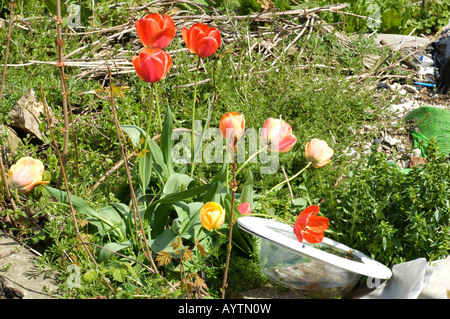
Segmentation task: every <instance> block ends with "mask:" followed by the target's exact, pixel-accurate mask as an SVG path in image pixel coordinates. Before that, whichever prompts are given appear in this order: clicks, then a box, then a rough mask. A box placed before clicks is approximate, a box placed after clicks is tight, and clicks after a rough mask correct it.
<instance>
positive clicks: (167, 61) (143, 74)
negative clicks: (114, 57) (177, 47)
mask: <svg viewBox="0 0 450 319" xmlns="http://www.w3.org/2000/svg"><path fill="white" fill-rule="evenodd" d="M131 61H132V62H133V66H134V69H135V70H136V73H137V75H138V76H139V77H140V78H141V79H142V80H144V81H145V82H149V83H154V82H158V81H161V80H162V79H164V78H165V77H166V74H167V72H168V71H169V69H170V67H171V66H172V57H171V56H170V54H169V53H167V52H166V51H163V50H161V49H144V50H142V51H141V53H139V56H133V57H132V58H131Z"/></svg>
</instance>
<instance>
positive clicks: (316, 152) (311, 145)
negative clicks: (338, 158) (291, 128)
mask: <svg viewBox="0 0 450 319" xmlns="http://www.w3.org/2000/svg"><path fill="white" fill-rule="evenodd" d="M333 154H334V151H333V149H332V148H331V147H329V146H328V144H327V142H325V141H322V140H319V139H317V138H313V139H312V140H311V141H310V142H308V143H307V144H306V146H305V157H306V160H307V161H308V162H311V164H312V165H313V166H314V167H316V168H320V167H324V166H325V165H327V164H328V163H329V162H330V159H331V156H333Z"/></svg>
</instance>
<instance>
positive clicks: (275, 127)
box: [261, 118, 297, 153]
mask: <svg viewBox="0 0 450 319" xmlns="http://www.w3.org/2000/svg"><path fill="white" fill-rule="evenodd" d="M261 141H262V143H263V145H268V146H269V150H270V151H271V152H282V153H284V152H287V151H289V150H290V149H291V148H293V147H294V145H295V143H296V142H297V138H296V137H295V135H294V134H292V128H291V126H290V125H289V124H288V123H286V122H285V121H283V120H281V119H274V118H268V119H267V120H266V122H265V123H264V126H263V129H262V133H261Z"/></svg>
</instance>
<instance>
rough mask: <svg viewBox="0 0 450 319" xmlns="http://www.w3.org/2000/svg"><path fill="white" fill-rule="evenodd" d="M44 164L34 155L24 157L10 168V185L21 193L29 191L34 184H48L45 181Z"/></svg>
mask: <svg viewBox="0 0 450 319" xmlns="http://www.w3.org/2000/svg"><path fill="white" fill-rule="evenodd" d="M43 174H44V164H42V162H41V161H40V160H37V159H33V158H32V157H22V158H21V159H19V160H18V161H17V163H16V164H14V165H12V166H11V168H10V170H9V187H10V188H11V190H18V191H19V192H21V193H26V192H29V191H30V190H31V189H32V188H33V187H34V186H36V185H39V184H48V183H50V182H49V181H43V180H42V175H43Z"/></svg>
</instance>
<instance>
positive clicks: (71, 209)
mask: <svg viewBox="0 0 450 319" xmlns="http://www.w3.org/2000/svg"><path fill="white" fill-rule="evenodd" d="M40 90H41V96H42V97H43V96H44V94H43V91H42V88H40ZM42 103H43V104H44V108H45V110H46V111H45V112H44V113H45V119H46V122H47V125H48V128H49V130H50V134H51V136H52V140H53V143H54V144H55V150H56V154H57V156H58V160H59V164H60V165H61V176H62V178H63V180H64V186H65V188H66V193H67V198H68V201H69V206H70V211H71V212H72V220H73V224H74V227H75V232H76V234H77V237H78V240H79V241H80V242H83V237H82V236H81V233H80V230H79V228H78V220H77V216H76V211H75V208H74V206H73V203H72V198H71V196H70V190H69V183H68V181H67V177H66V173H65V169H64V165H62V156H61V153H60V152H59V148H58V147H57V145H56V139H55V135H54V134H53V130H52V128H51V126H50V119H49V116H48V114H49V109H48V105H47V103H46V102H45V99H44V98H42ZM83 247H84V248H85V251H86V253H87V254H88V255H89V258H90V259H91V261H92V262H93V263H94V265H95V266H96V267H98V264H97V261H96V260H95V258H94V256H93V255H92V253H91V251H90V250H89V248H88V247H87V246H85V245H84V246H83ZM102 278H103V281H104V283H105V284H106V286H107V287H108V288H109V289H110V290H111V291H114V288H113V287H112V286H111V285H110V284H109V282H108V280H107V279H106V278H105V277H104V276H103V275H102Z"/></svg>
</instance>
